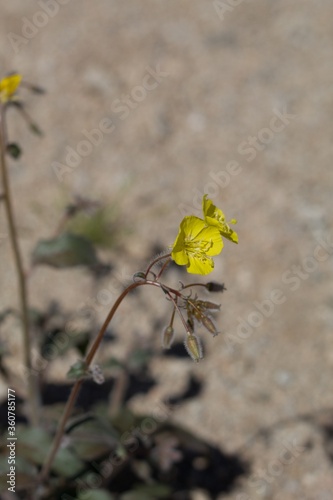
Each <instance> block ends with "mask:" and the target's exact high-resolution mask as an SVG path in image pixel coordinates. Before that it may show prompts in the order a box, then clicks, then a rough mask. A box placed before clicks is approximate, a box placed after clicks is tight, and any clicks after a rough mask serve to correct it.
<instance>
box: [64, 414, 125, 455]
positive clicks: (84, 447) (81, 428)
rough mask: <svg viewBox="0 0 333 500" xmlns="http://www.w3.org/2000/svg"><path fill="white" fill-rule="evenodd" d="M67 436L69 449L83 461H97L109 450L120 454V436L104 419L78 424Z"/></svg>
mask: <svg viewBox="0 0 333 500" xmlns="http://www.w3.org/2000/svg"><path fill="white" fill-rule="evenodd" d="M69 436H70V438H71V447H72V448H73V450H75V452H76V454H77V455H78V456H79V457H80V458H81V459H83V460H85V461H89V462H91V461H92V460H97V459H98V458H99V457H101V456H103V455H106V454H107V453H110V451H111V450H114V451H115V450H117V452H118V451H119V453H121V452H122V445H121V443H120V435H119V433H118V432H117V431H116V430H115V429H114V427H113V426H112V424H111V423H110V422H109V421H107V420H106V419H102V418H96V419H93V420H89V421H85V422H83V423H82V424H78V425H77V426H75V428H74V429H73V430H72V431H71V432H70V433H69Z"/></svg>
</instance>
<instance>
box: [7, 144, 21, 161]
mask: <svg viewBox="0 0 333 500" xmlns="http://www.w3.org/2000/svg"><path fill="white" fill-rule="evenodd" d="M6 151H7V153H8V154H9V156H11V157H12V158H14V160H18V159H19V158H20V156H21V154H22V149H21V147H20V146H19V145H18V144H17V143H16V142H10V143H9V144H7V147H6Z"/></svg>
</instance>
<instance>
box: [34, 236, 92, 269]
mask: <svg viewBox="0 0 333 500" xmlns="http://www.w3.org/2000/svg"><path fill="white" fill-rule="evenodd" d="M32 262H33V264H34V265H41V264H44V265H47V266H51V267H55V268H58V269H62V268H66V267H74V266H87V267H90V268H96V267H97V266H98V265H99V262H98V259H97V256H96V252H95V249H94V247H93V245H92V244H91V243H90V241H88V240H87V239H86V238H84V237H83V236H78V235H75V234H71V233H64V234H62V235H60V236H57V237H56V238H53V239H50V240H40V241H39V242H38V243H37V245H36V247H35V249H34V251H33V254H32Z"/></svg>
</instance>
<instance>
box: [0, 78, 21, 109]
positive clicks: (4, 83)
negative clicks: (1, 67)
mask: <svg viewBox="0 0 333 500" xmlns="http://www.w3.org/2000/svg"><path fill="white" fill-rule="evenodd" d="M21 80H22V76H21V75H19V74H14V75H10V76H6V77H5V78H3V79H2V80H1V81H0V101H1V102H7V101H8V100H9V99H10V98H11V97H12V96H13V94H14V93H15V92H16V89H17V87H18V86H19V85H20V83H21Z"/></svg>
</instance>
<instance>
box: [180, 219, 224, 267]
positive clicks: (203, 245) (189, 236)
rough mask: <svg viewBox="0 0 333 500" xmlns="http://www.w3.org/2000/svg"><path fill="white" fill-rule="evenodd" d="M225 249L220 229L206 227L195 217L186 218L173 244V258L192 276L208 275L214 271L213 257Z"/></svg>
mask: <svg viewBox="0 0 333 500" xmlns="http://www.w3.org/2000/svg"><path fill="white" fill-rule="evenodd" d="M222 248H223V241H222V238H221V235H220V231H219V230H218V228H216V227H213V226H208V227H207V225H206V223H205V221H203V220H202V219H199V218H198V217H194V216H187V217H184V219H183V220H182V222H181V224H180V228H179V233H178V236H177V238H176V241H175V242H174V244H173V247H172V252H171V257H172V259H173V260H174V261H175V262H176V264H178V265H179V266H184V265H186V267H187V271H188V272H189V273H192V274H208V273H210V272H211V271H212V270H213V269H214V262H213V259H212V258H211V256H212V255H217V254H219V253H220V252H221V250H222Z"/></svg>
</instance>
